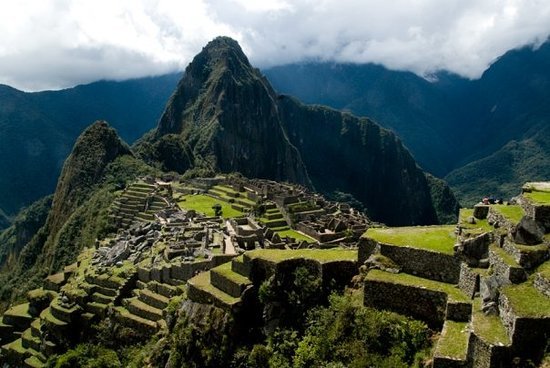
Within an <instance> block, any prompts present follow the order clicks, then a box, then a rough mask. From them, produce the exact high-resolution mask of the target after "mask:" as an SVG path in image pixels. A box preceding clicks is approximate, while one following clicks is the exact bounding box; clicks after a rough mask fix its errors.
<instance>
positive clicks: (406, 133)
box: [264, 42, 550, 204]
mask: <svg viewBox="0 0 550 368" xmlns="http://www.w3.org/2000/svg"><path fill="white" fill-rule="evenodd" d="M264 72H265V74H266V75H267V77H268V78H269V80H270V81H271V82H272V83H273V85H274V87H275V88H276V89H277V90H278V91H280V92H284V93H289V94H292V95H294V96H296V97H298V98H300V99H302V100H304V101H306V102H309V103H322V104H327V105H330V106H332V107H335V108H338V109H345V110H349V111H351V112H353V113H355V114H358V115H367V116H370V117H372V118H373V119H375V120H376V121H377V122H379V123H380V124H382V125H383V126H384V127H386V128H389V129H391V130H393V131H395V132H396V133H397V135H398V136H399V137H400V138H401V139H402V140H403V142H404V144H405V145H406V146H407V147H408V148H409V149H410V150H411V152H412V154H413V155H414V157H415V158H416V159H417V160H418V161H419V162H420V164H421V166H422V167H423V168H425V169H426V170H428V171H429V172H431V173H433V174H435V175H437V176H440V177H443V176H446V175H447V176H446V179H447V180H448V182H449V184H450V185H451V186H452V187H453V188H455V189H456V190H457V193H458V195H459V199H460V200H462V201H464V204H471V203H472V201H476V200H479V198H480V197H481V196H483V195H488V194H491V193H495V194H496V193H499V195H502V196H506V197H509V196H512V195H514V194H515V192H514V188H517V187H518V186H521V184H522V182H523V181H524V179H525V176H524V175H523V174H522V170H523V171H526V170H527V169H526V167H528V165H531V163H532V162H537V161H538V160H542V161H544V159H546V160H548V157H549V156H547V152H548V151H547V150H546V148H545V145H544V144H543V146H541V147H539V146H537V145H536V144H535V145H533V143H531V142H532V141H535V142H542V141H544V140H545V139H547V138H545V137H548V130H547V129H545V127H546V126H548V120H549V118H550V108H549V106H550V103H549V102H550V92H549V91H550V88H549V86H550V43H549V42H547V43H545V44H543V45H542V46H541V47H540V48H538V49H532V48H530V47H525V48H522V49H518V50H512V51H509V52H508V53H506V54H505V55H503V56H502V57H501V58H499V59H498V60H497V61H495V62H494V63H493V65H491V67H490V68H489V69H488V70H487V71H486V72H485V73H484V74H483V75H482V77H481V78H480V79H479V80H474V81H470V80H466V79H463V78H460V77H458V76H456V75H452V74H449V73H445V72H442V73H439V74H437V75H435V76H433V77H434V79H433V80H432V81H427V80H424V79H422V78H420V77H418V76H415V75H413V74H412V73H406V72H395V71H389V70H387V69H385V68H384V67H382V66H377V65H371V64H367V65H350V64H344V65H341V64H336V65H335V64H327V63H310V64H298V65H296V64H295V65H286V66H279V67H275V68H272V69H269V70H265V71H264ZM518 142H520V143H519V144H520V145H521V146H523V148H521V151H522V153H521V154H519V153H518V152H515V153H510V152H511V151H517V150H518V148H513V147H514V146H515V145H516V144H517V143H518ZM522 142H523V143H522ZM504 152H508V153H506V154H505V153H504ZM494 155H497V156H498V157H502V156H503V155H507V156H510V155H512V156H514V160H519V161H518V162H516V163H515V164H514V165H502V163H504V161H503V159H502V158H501V159H499V160H500V161H502V162H500V163H498V164H495V165H487V164H488V162H495V159H494V157H493V156H494ZM479 160H481V161H479ZM469 164H471V165H472V166H467V167H466V166H465V165H469ZM473 167H476V168H477V169H475V175H474V176H470V175H468V179H464V177H465V175H464V172H465V170H468V173H474V172H472V168H473ZM453 170H456V171H453ZM531 177H537V178H548V171H547V169H546V168H545V165H543V164H537V165H534V166H533V167H532V168H531ZM501 180H504V181H503V182H502V181H501ZM466 181H467V182H468V184H467V183H466Z"/></svg>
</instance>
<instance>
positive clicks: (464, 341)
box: [436, 320, 469, 360]
mask: <svg viewBox="0 0 550 368" xmlns="http://www.w3.org/2000/svg"><path fill="white" fill-rule="evenodd" d="M468 338H469V334H468V322H455V321H450V320H447V321H445V325H444V326H443V331H442V333H441V337H440V338H439V341H438V342H437V348H436V355H439V356H444V357H452V358H455V359H459V360H465V359H466V355H467V353H468Z"/></svg>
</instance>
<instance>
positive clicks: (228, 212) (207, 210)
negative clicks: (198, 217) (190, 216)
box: [178, 194, 244, 218]
mask: <svg viewBox="0 0 550 368" xmlns="http://www.w3.org/2000/svg"><path fill="white" fill-rule="evenodd" d="M183 198H184V200H183V201H181V202H178V204H179V206H180V207H181V208H184V209H187V210H195V211H197V212H200V213H203V214H205V215H206V216H209V217H211V216H214V210H213V209H212V206H214V205H215V204H216V203H218V204H220V205H221V206H222V216H223V217H224V218H233V217H240V216H243V215H244V214H243V213H242V212H241V211H237V210H235V209H233V208H231V205H230V204H229V203H227V202H224V201H220V200H219V199H216V198H212V197H210V196H207V195H202V194H198V195H186V196H185V197H183Z"/></svg>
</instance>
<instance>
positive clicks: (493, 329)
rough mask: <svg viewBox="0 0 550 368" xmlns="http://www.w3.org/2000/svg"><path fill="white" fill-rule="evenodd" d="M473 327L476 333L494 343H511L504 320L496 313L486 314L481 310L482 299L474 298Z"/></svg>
mask: <svg viewBox="0 0 550 368" xmlns="http://www.w3.org/2000/svg"><path fill="white" fill-rule="evenodd" d="M472 327H473V331H474V332H475V334H476V335H477V336H478V337H480V338H481V339H483V340H484V341H486V342H487V343H489V344H492V345H510V338H509V337H508V334H507V333H506V328H504V325H503V324H502V320H501V319H500V317H499V316H496V315H485V313H483V312H482V311H481V299H479V298H477V299H475V300H474V308H473V311H472Z"/></svg>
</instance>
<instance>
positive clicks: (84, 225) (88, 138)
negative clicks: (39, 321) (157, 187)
mask: <svg viewBox="0 0 550 368" xmlns="http://www.w3.org/2000/svg"><path fill="white" fill-rule="evenodd" d="M151 173H156V171H155V170H154V169H152V168H148V167H147V166H146V165H144V164H143V163H142V162H140V161H138V160H136V159H135V158H134V157H133V155H132V153H131V152H130V150H129V147H128V146H127V145H126V144H125V143H124V142H123V141H121V139H120V138H119V137H118V135H117V133H116V131H115V130H114V129H113V128H111V127H110V126H109V125H108V124H107V123H106V122H104V121H98V122H96V123H94V124H93V125H91V126H90V127H89V128H87V129H86V130H85V131H84V132H83V133H82V134H81V135H80V137H79V138H78V139H77V141H76V143H75V146H74V148H73V150H72V152H71V154H70V155H69V157H68V158H67V160H66V162H65V164H64V166H63V170H62V172H61V175H60V177H59V181H58V184H57V188H56V191H55V194H54V196H53V201H52V203H51V210H50V211H49V212H48V216H47V219H46V220H45V223H44V225H43V226H42V227H40V221H43V218H41V217H39V216H37V215H32V214H33V213H41V214H43V213H44V212H43V211H39V210H38V209H37V208H44V206H46V204H47V202H43V203H40V202H38V204H37V205H33V206H32V207H30V209H29V210H27V211H26V212H25V211H24V212H22V215H21V216H23V217H24V218H25V217H27V216H29V215H28V214H29V213H30V214H31V216H34V217H37V218H39V219H42V220H40V221H39V220H35V221H34V222H35V223H36V225H37V226H35V227H33V228H32V229H30V227H29V226H26V225H27V223H28V221H26V220H25V221H23V223H22V224H23V225H24V229H27V230H28V229H30V230H29V232H28V234H27V235H26V238H25V239H24V240H26V242H25V241H19V240H18V239H17V238H16V239H15V240H10V238H11V237H12V236H14V235H15V236H17V234H13V231H17V230H18V227H17V221H16V223H15V225H14V226H13V227H11V228H8V229H7V230H6V231H5V232H4V233H3V234H2V235H1V238H0V239H2V240H3V241H1V242H0V255H6V257H5V258H4V259H2V260H1V261H2V264H0V267H1V269H2V272H1V273H0V281H1V285H2V286H1V289H0V296H1V298H2V300H9V299H10V298H17V297H18V296H20V294H19V293H20V292H21V291H23V292H24V291H25V290H29V289H30V288H32V287H33V285H36V284H37V283H39V282H41V280H42V278H43V277H45V276H46V275H47V274H49V273H52V272H55V271H57V270H59V269H60V268H61V267H63V266H65V265H67V264H69V263H71V262H73V261H74V260H75V258H76V256H77V255H78V253H79V252H80V250H82V249H83V248H85V247H91V246H93V245H94V242H95V239H96V238H97V237H98V236H100V234H103V233H105V232H107V231H110V230H112V229H111V226H112V224H111V223H110V222H109V221H108V217H107V211H108V208H109V205H110V204H111V202H112V201H113V199H114V192H115V190H116V188H117V186H120V185H124V184H125V181H126V180H130V179H131V180H134V179H135V177H136V176H137V175H139V174H151ZM37 227H40V228H39V229H37ZM12 234H13V235H12ZM30 236H32V238H30ZM29 238H30V240H29ZM4 240H5V241H4ZM8 261H9V262H8ZM16 285H18V287H16Z"/></svg>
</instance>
